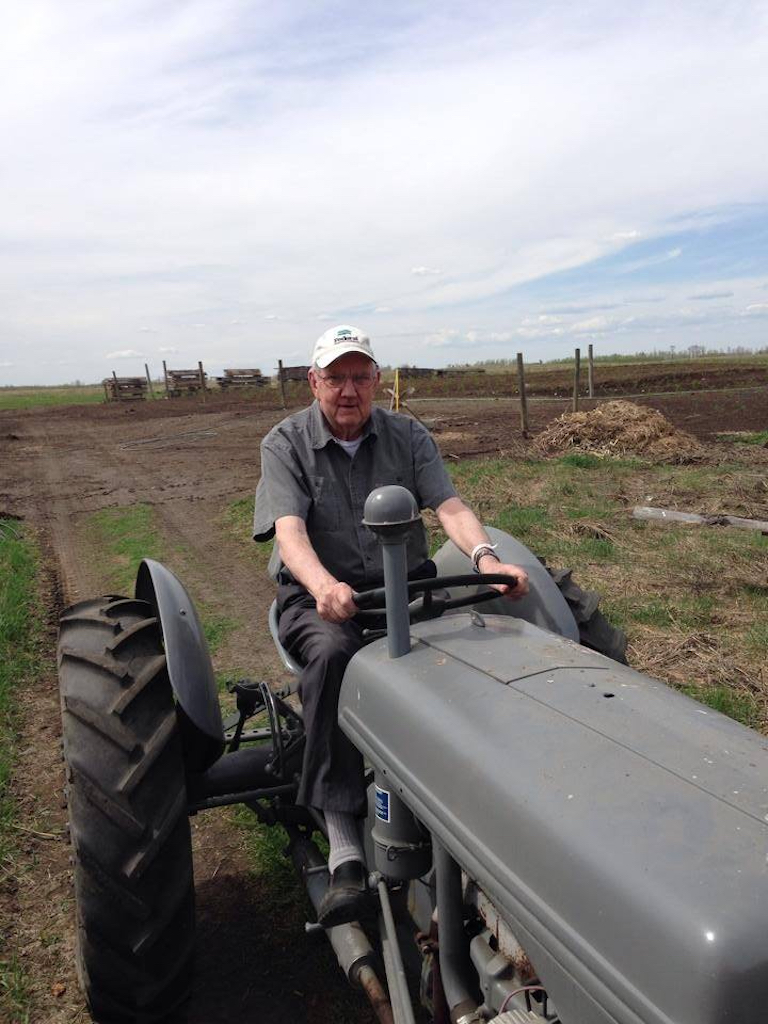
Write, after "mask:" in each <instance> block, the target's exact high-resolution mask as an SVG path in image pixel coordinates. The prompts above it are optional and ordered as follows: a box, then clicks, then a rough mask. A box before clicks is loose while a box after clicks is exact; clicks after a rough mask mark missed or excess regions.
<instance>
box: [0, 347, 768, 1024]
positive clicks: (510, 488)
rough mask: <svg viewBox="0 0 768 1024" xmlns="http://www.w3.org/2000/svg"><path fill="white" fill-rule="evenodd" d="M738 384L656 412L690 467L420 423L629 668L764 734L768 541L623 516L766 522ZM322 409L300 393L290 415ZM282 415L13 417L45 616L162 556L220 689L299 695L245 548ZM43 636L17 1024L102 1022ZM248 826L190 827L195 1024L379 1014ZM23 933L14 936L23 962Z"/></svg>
mask: <svg viewBox="0 0 768 1024" xmlns="http://www.w3.org/2000/svg"><path fill="white" fill-rule="evenodd" d="M623 365H624V368H625V369H627V370H632V371H634V377H632V380H631V383H633V384H634V385H635V386H636V387H638V388H642V387H645V386H646V383H645V380H646V379H645V378H643V377H642V376H641V374H640V371H639V370H638V365H639V364H629V365H627V364H623ZM698 365H699V361H697V366H698ZM688 366H689V367H690V364H688ZM731 369H732V368H731V367H727V366H720V367H719V368H718V369H716V370H714V371H713V372H712V374H711V375H708V376H707V377H706V378H705V379H706V387H707V388H718V387H721V388H727V389H728V390H722V391H711V392H709V393H707V394H706V395H704V394H683V393H679V394H672V395H665V396H664V397H654V398H651V397H647V396H646V397H643V398H641V399H639V402H640V404H643V403H644V404H648V405H651V406H653V407H654V408H657V409H660V410H661V411H662V412H663V413H664V415H665V416H666V417H667V418H668V419H669V420H670V421H671V422H672V423H673V424H674V425H675V426H677V427H679V428H681V429H683V430H686V431H688V432H690V433H692V434H693V435H695V436H696V437H697V438H698V439H699V440H700V441H701V442H702V443H703V445H704V448H705V453H706V454H705V457H704V458H702V459H701V460H699V461H697V462H696V463H695V464H692V465H685V466H670V465H661V466H654V465H648V464H645V463H642V462H639V461H633V460H624V461H622V462H618V463H611V462H607V461H602V460H597V459H594V458H593V457H580V456H573V455H572V456H566V457H565V458H561V459H557V460H550V461H542V460H538V459H536V458H535V457H534V454H533V450H532V448H531V442H530V441H529V440H524V439H523V438H522V437H521V436H520V432H519V418H518V412H517V403H516V402H513V401H511V400H504V399H499V398H495V399H494V398H486V399H482V398H475V397H473V396H472V395H471V394H462V395H460V396H457V395H453V396H452V397H451V400H450V401H447V400H446V398H448V396H447V395H446V396H443V397H441V396H439V395H438V396H435V397H434V398H431V399H430V398H428V397H423V395H422V388H421V382H419V385H418V387H417V391H416V395H415V399H416V400H415V401H414V403H413V405H414V409H415V410H416V412H417V413H418V415H419V416H420V417H422V418H423V419H425V421H427V422H428V423H429V424H430V425H431V426H432V428H433V430H434V432H435V437H436V439H437V441H438V443H439V445H440V447H441V450H442V452H443V455H444V457H445V458H446V460H447V462H448V464H449V465H450V466H451V467H452V472H453V473H454V475H455V477H456V481H457V484H458V486H459V489H460V491H461V493H462V494H463V495H464V496H465V497H466V498H467V499H468V500H469V501H470V502H471V503H472V504H474V505H475V507H476V508H477V509H478V511H479V512H480V513H481V514H482V516H483V518H485V519H486V521H488V522H493V523H495V524H496V525H499V526H501V527H503V528H505V529H507V530H509V531H510V532H512V533H515V534H516V535H517V536H519V537H520V539H521V540H523V541H524V542H525V543H527V544H529V546H531V547H532V549H533V550H534V551H536V552H537V553H540V554H542V555H544V556H546V558H547V561H548V562H549V563H550V564H558V565H565V564H567V565H569V566H573V567H574V568H575V569H576V574H577V578H578V579H579V582H581V583H582V584H583V585H585V586H589V587H593V588H594V589H597V590H599V591H600V592H601V593H602V594H603V595H604V602H603V607H604V608H605V609H606V611H607V613H608V614H609V615H610V616H611V617H612V618H613V619H614V621H616V622H617V624H619V625H621V626H622V628H624V629H625V630H626V631H627V633H628V635H629V639H630V652H629V653H630V661H631V663H632V664H633V665H635V667H638V668H641V669H643V670H646V671H649V672H650V673H651V674H654V675H657V676H659V677H661V678H664V679H666V680H668V681H670V682H671V683H673V684H674V685H678V686H681V687H684V688H691V691H692V692H696V693H697V694H698V695H699V696H700V697H702V698H703V699H705V700H707V701H709V702H710V703H712V704H714V705H715V706H718V707H721V708H722V709H723V710H726V711H727V712H728V713H730V714H733V715H734V716H736V717H739V718H740V719H741V720H743V721H746V722H748V723H749V724H752V725H755V726H757V727H759V728H762V729H764V730H766V727H768V674H766V668H765V666H766V664H768V579H767V577H768V538H766V537H762V536H760V535H759V534H750V533H746V532H742V531H729V530H724V529H700V530H694V529H688V528H681V527H677V528H675V527H669V526H667V525H661V526H658V525H655V524H651V525H644V524H638V523H633V522H632V521H631V520H630V517H629V510H630V509H631V507H632V505H634V504H656V505H662V506H665V507H677V508H680V509H683V510H686V511H696V512H705V513H720V512H730V513H733V514H736V515H739V516H745V517H750V518H760V519H768V484H767V483H766V480H767V478H768V449H766V448H764V447H763V446H762V445H760V444H744V443H740V442H739V441H738V440H720V439H718V436H719V435H723V434H727V433H729V432H753V433H754V432H759V431H765V430H766V429H768V387H767V386H766V374H767V373H768V363H764V364H763V365H762V367H761V366H760V365H759V364H757V363H756V364H755V365H752V366H750V367H749V368H748V370H747V371H745V373H746V376H744V377H742V376H738V377H736V376H735V375H733V374H732V373H731ZM569 372H570V371H569V370H567V369H566V370H564V371H563V379H564V380H566V381H567V380H568V379H569V378H568V374H569ZM600 372H601V373H602V369H601V371H600ZM739 373H740V374H741V373H742V370H741V369H739ZM623 379H624V378H623ZM686 379H689V378H686ZM624 380H625V383H626V382H627V379H624ZM679 380H682V377H681V378H679ZM653 382H654V387H656V386H657V385H660V384H663V385H664V389H665V390H669V391H681V392H682V390H685V389H683V388H677V387H672V386H669V379H668V377H667V378H665V379H664V380H663V381H661V380H659V378H658V377H654V378H653ZM557 386H558V387H559V386H560V385H557ZM552 387H553V390H552V391H551V392H550V393H549V398H548V399H547V400H546V401H540V402H536V401H534V402H532V403H531V408H530V419H531V427H532V432H533V433H535V432H537V431H539V430H541V429H542V428H543V427H544V426H545V425H546V424H547V422H549V421H550V420H551V419H552V418H553V417H555V416H556V415H559V413H560V412H563V411H565V410H566V409H567V408H568V403H567V402H565V401H561V400H557V399H556V398H555V397H554V396H555V390H556V389H555V386H554V385H553V386H552ZM265 390H266V389H265ZM625 390H627V389H626V388H625ZM305 394H306V390H305V389H303V388H301V387H297V389H296V391H295V392H294V393H293V396H294V399H295V401H296V403H297V405H296V407H298V406H299V405H300V404H303V401H304V398H303V396H304V395H305ZM276 398H277V396H276V394H275V393H274V392H273V393H271V394H270V395H267V396H264V395H261V394H260V395H259V398H258V401H256V400H250V399H249V398H247V397H242V398H241V397H239V396H237V397H232V396H224V395H222V396H215V395H213V396H210V398H209V400H208V401H207V402H206V403H205V404H204V405H203V404H200V403H199V402H198V401H196V400H179V401H177V402H164V401H157V402H148V403H136V404H115V405H105V404H93V405H77V406H70V407H65V406H58V407H45V408H28V409H22V410H14V409H6V410H4V411H0V466H2V473H1V474H0V520H2V521H5V522H7V523H10V524H11V526H13V527H14V528H15V529H18V530H21V529H23V530H26V531H29V534H30V536H31V537H32V538H36V539H37V543H38V544H39V547H40V552H41V554H40V561H41V570H40V572H41V577H40V578H41V585H42V588H43V594H44V596H45V597H46V598H47V601H48V604H49V605H50V606H51V609H50V610H51V612H54V611H55V608H54V607H53V606H54V605H59V606H63V605H64V604H67V603H70V602H73V601H77V600H81V599H84V598H87V597H91V596H94V595H97V594H101V593H108V592H116V591H117V592H122V591H125V590H126V589H128V588H129V586H130V581H131V579H132V576H133V573H134V571H135V566H136V563H137V560H138V559H139V558H140V557H141V555H142V554H149V555H151V556H152V557H156V558H159V559H160V560H161V561H163V562H165V563H166V564H168V565H169V566H170V567H171V568H172V569H173V570H174V571H175V572H176V573H177V575H178V576H179V577H180V578H181V579H182V580H183V582H184V583H185V584H186V586H187V587H188V589H189V590H190V593H191V595H192V597H193V599H194V601H195V602H196V604H197V606H198V608H199V609H200V611H201V616H202V618H203V620H204V623H205V627H206V632H207V636H208V640H209V644H210V646H211V649H212V653H213V658H214V665H215V668H216V670H217V673H218V675H219V678H220V680H221V682H222V685H223V684H224V683H225V682H226V680H228V679H234V678H240V677H243V676H250V677H252V678H267V679H269V680H270V681H273V682H278V681H279V680H281V671H280V667H279V664H278V660H277V657H276V654H275V652H274V648H273V645H272V641H271V639H270V637H269V633H268V631H267V628H266V616H267V610H268V607H269V604H270V602H271V600H272V589H271V587H270V586H269V585H268V584H267V583H266V582H265V576H264V569H265V565H266V561H267V558H268V554H269V552H268V551H265V550H264V549H263V548H260V547H257V546H256V545H253V544H252V543H251V542H250V541H249V535H248V527H249V518H250V502H251V496H252V493H253V490H254V488H255V485H256V481H257V479H258V476H259V441H260V439H261V437H262V436H263V435H264V433H265V432H266V431H267V430H269V428H270V427H271V426H272V425H273V424H274V423H276V422H277V421H278V420H279V419H281V418H282V416H283V415H284V412H283V410H282V409H280V408H278V407H277V404H276ZM591 405H592V403H590V402H588V401H586V400H585V401H583V402H582V408H585V409H588V408H590V407H591ZM12 517H20V519H21V523H20V524H15V523H14V520H13V519H12ZM45 630H46V632H45V633H44V636H43V637H42V639H40V640H39V641H38V643H39V644H40V645H42V646H43V648H45V651H44V652H43V654H44V657H43V661H42V668H41V669H40V671H39V672H36V673H33V674H32V675H31V676H30V677H27V678H26V682H25V684H24V685H25V687H26V689H25V693H24V699H23V702H22V703H23V709H22V712H21V713H20V715H19V720H18V730H19V739H18V742H17V744H16V750H17V770H16V776H15V781H14V782H13V783H12V785H11V790H12V792H13V795H14V800H15V802H16V806H17V808H18V811H17V814H18V815H19V817H18V821H19V822H20V823H21V825H22V826H23V829H16V830H15V836H14V843H15V847H14V849H15V852H14V854H13V857H12V858H11V859H10V860H9V859H8V858H7V857H6V858H5V859H4V863H3V868H2V870H3V876H2V883H1V884H0V936H3V941H4V942H5V944H6V948H4V949H2V950H0V961H2V962H3V963H5V964H9V963H12V964H14V965H15V967H14V970H15V971H16V973H17V974H18V976H19V977H23V978H24V979H25V981H24V985H23V986H21V987H20V988H19V992H22V990H23V991H24V992H26V995H25V996H24V999H25V1000H26V1002H22V1003H20V1004H19V1005H21V1006H26V1007H27V1010H26V1011H24V1010H23V1009H22V1010H18V1009H16V1010H14V1012H15V1014H16V1016H15V1017H9V1019H11V1020H14V1019H18V1020H19V1021H23V1020H25V1019H28V1020H29V1021H46V1022H50V1024H74V1022H83V1021H85V1020H87V1015H85V1013H84V1010H83V1007H82V1001H81V999H80V997H79V993H78V990H77V986H76V982H75V979H74V974H73V967H72V949H73V941H74V940H73V930H72V907H71V895H70V887H69V870H70V868H69V864H68V852H69V851H68V847H67V845H66V842H65V839H64V836H63V832H62V830H63V828H64V824H65V818H66V812H65V810H64V808H63V807H62V793H63V773H62V772H61V769H60V762H59V759H58V747H57V743H58V738H57V737H58V715H59V710H58V694H57V690H56V680H55V673H54V667H53V664H52V660H51V652H52V649H53V644H54V643H55V640H54V637H53V633H52V628H51V623H50V621H48V622H46V623H45ZM236 819H239V816H235V815H233V813H232V812H230V811H222V812H217V813H216V814H213V815H212V814H211V813H210V812H208V813H206V814H204V815H201V816H199V817H198V818H195V819H193V822H192V824H193V839H194V844H195V866H196V879H197V894H198V912H199V921H200V926H199V946H200V950H201V955H200V958H199V971H198V981H197V988H196V993H195V997H194V999H193V1001H192V1005H191V1007H190V1013H189V1018H188V1019H189V1021H190V1024H214V1022H216V1021H225V1020H231V1019H235V1018H237V1019H241V1020H243V1021H248V1020H254V1021H255V1020H258V1021H266V1022H271V1021H275V1022H276V1021H278V1020H285V1019H295V1020H307V1021H308V1022H310V1024H312V1022H316V1024H325V1022H330V1021H331V1020H333V1021H334V1022H338V1021H341V1022H344V1021H350V1022H351V1021H368V1020H372V1016H371V1015H370V1013H369V1011H368V1010H367V1008H366V1006H365V1004H364V1003H363V1001H362V1000H361V999H360V998H358V997H357V996H356V995H355V994H354V993H351V992H350V991H348V989H347V986H346V984H345V983H344V981H343V979H342V978H341V975H340V972H339V971H338V969H337V967H336V966H335V962H334V961H333V959H332V955H331V953H330V951H329V949H328V948H326V944H325V943H322V942H318V941H317V940H316V939H315V938H313V937H311V936H310V937H307V936H305V935H304V933H303V920H304V916H303V915H304V913H305V910H304V907H303V903H302V900H301V897H300V896H297V894H296V892H295V889H293V888H292V887H291V886H292V883H291V881H290V879H289V878H288V877H287V875H285V876H284V875H280V869H279V868H275V867H274V863H273V862H274V859H275V856H274V850H272V852H270V851H269V850H267V852H265V844H264V843H263V842H260V841H259V839H258V836H254V833H253V830H252V829H250V828H248V827H246V826H244V825H243V824H242V822H240V821H239V820H236ZM44 837H48V838H44ZM272 842H273V844H276V846H277V847H279V840H276V839H275V838H274V837H273V839H272ZM275 872H277V875H276V874H275ZM275 877H278V879H279V886H278V888H277V891H275V882H274V880H275ZM11 920H15V921H17V922H18V924H17V925H16V926H14V933H13V941H12V942H11V943H10V944H9V943H8V940H7V937H8V935H9V927H10V926H9V922H10V921H11ZM6 973H7V972H6ZM286 977H287V978H288V979H289V980H288V981H287V982H286V980H285V978H286ZM24 986H26V987H24ZM20 998H21V997H20ZM0 999H2V996H0ZM2 1006H3V1004H2V1002H0V1019H3V1018H2V1013H3V1009H2ZM8 1012H10V1011H8ZM24 1012H27V1018H25V1017H24V1016H23V1013H24Z"/></svg>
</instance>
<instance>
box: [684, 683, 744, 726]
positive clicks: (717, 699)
mask: <svg viewBox="0 0 768 1024" xmlns="http://www.w3.org/2000/svg"><path fill="white" fill-rule="evenodd" d="M681 690H682V692H683V693H686V694H687V695H688V696H689V697H693V699H694V700H697V701H698V702H699V703H700V704H706V706H707V707H709V708H712V709H713V710H715V711H719V712H721V713H722V714H723V715H727V716H728V717H729V718H733V719H735V720H736V721H737V722H741V724H742V725H747V726H749V728H750V729H759V728H760V726H761V724H762V723H761V713H760V708H759V706H758V703H757V701H756V700H755V699H754V698H753V697H751V696H750V695H749V694H747V693H741V692H739V691H736V690H732V689H730V688H729V687H727V686H705V687H700V686H682V687H681Z"/></svg>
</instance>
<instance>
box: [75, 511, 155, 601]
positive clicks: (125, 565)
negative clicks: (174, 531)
mask: <svg viewBox="0 0 768 1024" xmlns="http://www.w3.org/2000/svg"><path fill="white" fill-rule="evenodd" d="M88 526H89V528H90V531H91V533H92V535H93V537H92V540H93V547H94V548H95V549H96V550H97V551H100V552H101V554H102V562H103V563H106V564H107V565H108V570H107V577H108V581H109V585H110V586H111V587H114V589H115V592H116V593H120V594H132V593H133V586H134V582H135V579H136V572H137V570H138V568H139V563H140V562H141V560H142V558H156V559H159V558H161V555H162V549H161V545H160V540H159V538H158V535H157V532H156V529H155V524H154V521H153V513H152V506H151V505H130V506H128V507H123V506H118V507H116V508H104V509H100V510H99V511H98V512H94V513H93V514H92V515H91V516H90V517H89V521H88Z"/></svg>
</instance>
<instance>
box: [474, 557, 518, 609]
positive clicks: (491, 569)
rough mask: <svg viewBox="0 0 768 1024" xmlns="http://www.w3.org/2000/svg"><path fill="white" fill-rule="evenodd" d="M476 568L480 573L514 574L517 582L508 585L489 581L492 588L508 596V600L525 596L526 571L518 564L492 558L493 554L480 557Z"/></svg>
mask: <svg viewBox="0 0 768 1024" xmlns="http://www.w3.org/2000/svg"><path fill="white" fill-rule="evenodd" d="M478 569H479V570H480V572H481V573H496V574H501V575H503V576H514V577H515V579H516V580H517V584H516V585H514V586H510V585H509V584H508V583H491V584H489V586H491V587H492V588H493V589H494V590H498V592H499V593H500V594H502V595H503V596H504V597H506V598H508V599H509V600H510V601H517V600H518V599H519V598H521V597H525V595H526V594H527V593H528V589H529V587H528V573H527V572H526V571H525V569H522V568H521V567H520V566H519V565H509V564H507V563H506V562H500V561H498V559H496V558H494V557H493V555H484V556H483V558H481V559H480V562H479V564H478Z"/></svg>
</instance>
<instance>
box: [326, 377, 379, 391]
mask: <svg viewBox="0 0 768 1024" xmlns="http://www.w3.org/2000/svg"><path fill="white" fill-rule="evenodd" d="M320 380H321V381H322V382H323V384H327V385H328V387H329V388H330V389H331V391H341V389H342V388H343V387H344V385H345V384H346V383H347V381H348V380H351V381H352V383H353V385H354V386H355V388H356V389H357V390H358V391H367V390H368V388H372V387H373V383H374V381H375V380H376V377H375V376H373V377H372V376H371V375H370V374H369V373H326V374H325V375H324V376H322V377H320Z"/></svg>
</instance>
